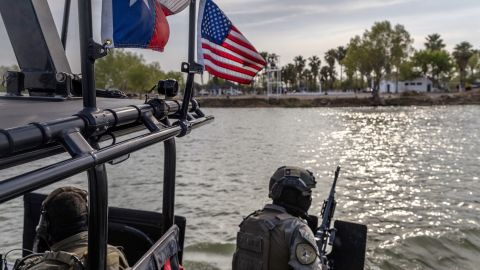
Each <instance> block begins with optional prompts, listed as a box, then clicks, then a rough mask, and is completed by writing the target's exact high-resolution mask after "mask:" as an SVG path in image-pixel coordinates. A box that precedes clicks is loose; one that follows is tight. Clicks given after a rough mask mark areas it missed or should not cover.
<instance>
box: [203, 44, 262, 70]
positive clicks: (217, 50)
mask: <svg viewBox="0 0 480 270" xmlns="http://www.w3.org/2000/svg"><path fill="white" fill-rule="evenodd" d="M202 48H203V49H204V50H209V51H211V52H213V53H214V54H217V55H219V56H222V57H224V58H228V59H230V60H232V61H236V62H238V63H240V64H242V65H245V66H248V67H251V68H254V69H262V68H263V66H262V65H260V64H257V63H255V62H253V61H251V60H249V59H247V58H245V57H243V56H241V55H239V54H237V53H234V52H232V51H230V50H228V49H226V48H224V47H222V46H219V45H217V44H215V43H212V42H210V41H208V40H202Z"/></svg>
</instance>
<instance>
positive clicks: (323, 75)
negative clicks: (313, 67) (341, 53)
mask: <svg viewBox="0 0 480 270" xmlns="http://www.w3.org/2000/svg"><path fill="white" fill-rule="evenodd" d="M329 70H330V68H329V67H328V66H323V67H322V68H321V69H320V82H321V84H322V87H323V83H324V82H327V81H328V75H329ZM323 91H325V92H326V91H327V89H325V88H324V90H323Z"/></svg>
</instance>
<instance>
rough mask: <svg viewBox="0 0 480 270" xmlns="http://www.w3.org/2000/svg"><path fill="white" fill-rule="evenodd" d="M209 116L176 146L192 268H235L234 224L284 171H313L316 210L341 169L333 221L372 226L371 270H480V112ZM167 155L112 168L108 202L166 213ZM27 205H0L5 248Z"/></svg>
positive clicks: (235, 112) (180, 206)
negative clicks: (164, 181)
mask: <svg viewBox="0 0 480 270" xmlns="http://www.w3.org/2000/svg"><path fill="white" fill-rule="evenodd" d="M206 111H207V112H208V113H211V114H213V115H215V117H216V120H215V122H214V123H213V124H211V125H207V126H205V127H202V128H200V129H198V130H195V131H193V132H192V134H191V135H189V136H187V137H185V138H181V139H178V140H177V146H178V154H177V159H178V165H177V170H178V172H177V187H178V188H177V198H176V206H177V209H176V214H178V215H183V216H186V217H187V236H186V243H187V246H188V247H187V250H186V255H185V258H186V259H187V260H189V262H188V264H189V265H190V269H197V268H198V269H216V268H219V269H230V261H231V254H232V252H233V250H234V243H235V237H236V232H237V230H238V224H239V223H240V222H241V220H242V217H244V216H246V215H248V214H249V213H250V212H252V211H254V210H256V209H259V208H261V207H262V206H263V204H265V203H267V202H268V198H267V195H268V191H267V186H268V180H269V177H270V176H271V174H272V173H273V171H274V170H275V169H276V168H277V167H279V166H281V165H284V164H291V165H299V166H303V167H307V168H309V169H311V170H312V171H314V172H315V174H316V176H317V179H318V181H319V185H318V187H317V189H316V190H315V193H314V202H313V205H312V209H311V213H312V214H313V213H317V214H318V213H319V212H320V209H321V206H322V202H323V199H325V198H326V197H327V193H328V189H329V186H330V184H331V182H332V180H333V170H334V169H335V167H336V166H337V165H341V166H342V172H341V174H340V179H339V182H338V189H337V201H338V205H337V212H336V215H335V217H336V218H338V219H343V220H347V221H351V222H361V223H365V224H367V225H368V247H367V252H368V253H367V257H368V258H367V267H366V268H367V269H412V268H413V269H455V267H456V268H457V269H475V266H476V265H478V264H479V263H480V228H479V222H480V215H479V214H480V200H479V199H478V198H480V187H479V184H478V180H479V178H478V172H479V169H478V164H479V161H480V144H479V143H478V142H479V139H480V132H479V130H480V107H478V106H463V107H456V106H451V107H402V108H335V109H332V108H318V109H280V108H277V109H207V110H206ZM162 156H163V152H162V147H161V145H159V146H155V147H151V148H149V149H148V151H145V152H141V153H140V152H138V153H135V154H133V155H132V158H130V159H129V160H128V161H126V162H125V163H122V164H120V165H118V166H113V167H112V166H109V167H108V168H109V169H110V171H109V178H110V183H109V184H110V193H109V196H110V205H114V206H121V207H128V208H140V209H145V210H154V211H159V210H160V209H161V192H162V186H161V182H162V181H161V178H162V171H161V170H162V166H163V162H162V158H161V157H162ZM35 166H39V165H35ZM29 168H30V169H31V168H32V167H31V166H30V165H29V166H27V167H25V168H23V169H29ZM17 170H20V169H17ZM15 173H18V171H14V170H9V171H8V172H7V173H5V172H2V176H5V174H7V176H10V175H13V174H15ZM2 178H5V177H2ZM68 182H69V183H71V182H76V183H84V181H83V180H82V178H81V177H75V178H74V179H72V180H69V181H68ZM64 183H66V182H63V183H59V184H58V185H61V184H64ZM47 190H51V188H49V189H47ZM21 207H22V204H21V200H16V201H13V202H11V203H9V204H6V205H2V206H1V211H2V215H1V217H0V239H2V242H3V247H2V251H4V250H6V249H8V248H12V247H14V246H16V245H18V244H19V242H20V241H21V228H18V227H19V226H15V224H17V225H18V224H21V219H22V216H21V215H17V213H19V212H21Z"/></svg>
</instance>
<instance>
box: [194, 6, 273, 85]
mask: <svg viewBox="0 0 480 270" xmlns="http://www.w3.org/2000/svg"><path fill="white" fill-rule="evenodd" d="M198 27H199V29H198V40H197V44H198V45H197V46H198V62H199V64H201V65H203V66H204V67H205V70H207V71H208V72H209V73H210V74H212V75H214V76H217V77H220V78H223V79H226V80H229V81H234V82H238V83H243V84H249V83H250V82H252V80H253V78H254V77H255V75H256V74H257V73H258V72H259V71H260V70H262V69H263V68H264V67H265V65H266V62H265V60H264V59H263V57H262V56H261V55H260V54H259V53H258V52H257V50H256V49H255V48H254V47H253V46H252V44H250V42H249V41H248V40H247V39H246V38H245V37H244V36H243V35H242V33H241V32H240V31H239V30H238V29H237V28H236V27H235V26H233V24H232V22H231V21H230V20H229V19H228V18H227V16H225V14H224V13H223V12H222V11H221V10H220V9H219V8H218V6H217V5H216V4H215V3H214V2H213V1H212V0H201V2H200V9H199V13H198Z"/></svg>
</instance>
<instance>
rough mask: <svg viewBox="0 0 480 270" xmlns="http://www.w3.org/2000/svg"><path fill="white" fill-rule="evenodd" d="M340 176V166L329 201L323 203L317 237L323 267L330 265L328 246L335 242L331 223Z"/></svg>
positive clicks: (336, 172)
mask: <svg viewBox="0 0 480 270" xmlns="http://www.w3.org/2000/svg"><path fill="white" fill-rule="evenodd" d="M339 174H340V166H337V170H336V171H335V178H334V179H333V184H332V188H331V189H330V194H329V195H328V199H327V200H325V201H324V202H323V207H322V212H321V215H322V224H321V225H320V227H318V228H317V232H316V234H315V237H316V239H317V246H318V249H319V251H320V260H321V262H322V264H323V265H328V259H327V244H328V245H332V244H333V241H334V240H335V231H336V229H335V228H332V229H330V223H331V222H332V218H333V214H334V213H335V206H336V205H337V202H336V201H335V187H336V185H337V179H338V175H339Z"/></svg>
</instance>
